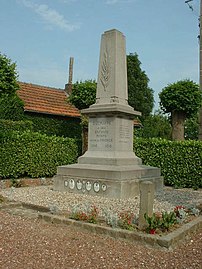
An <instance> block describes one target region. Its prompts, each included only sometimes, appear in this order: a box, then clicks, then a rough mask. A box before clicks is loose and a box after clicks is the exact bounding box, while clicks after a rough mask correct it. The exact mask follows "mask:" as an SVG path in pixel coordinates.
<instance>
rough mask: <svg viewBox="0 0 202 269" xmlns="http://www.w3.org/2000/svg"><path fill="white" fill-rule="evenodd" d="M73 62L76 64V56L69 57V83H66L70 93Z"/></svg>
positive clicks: (67, 90) (66, 89) (66, 88)
mask: <svg viewBox="0 0 202 269" xmlns="http://www.w3.org/2000/svg"><path fill="white" fill-rule="evenodd" d="M73 64H74V58H73V57H70V59H69V80H68V83H67V84H65V91H66V92H67V93H68V94H69V95H70V94H71V92H72V78H73Z"/></svg>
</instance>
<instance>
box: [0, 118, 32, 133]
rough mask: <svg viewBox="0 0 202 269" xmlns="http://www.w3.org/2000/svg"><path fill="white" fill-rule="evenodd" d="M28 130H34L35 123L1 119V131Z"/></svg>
mask: <svg viewBox="0 0 202 269" xmlns="http://www.w3.org/2000/svg"><path fill="white" fill-rule="evenodd" d="M26 130H30V131H31V130H33V123H32V122H31V121H28V120H26V121H22V120H21V121H12V120H4V119H0V132H5V131H26Z"/></svg>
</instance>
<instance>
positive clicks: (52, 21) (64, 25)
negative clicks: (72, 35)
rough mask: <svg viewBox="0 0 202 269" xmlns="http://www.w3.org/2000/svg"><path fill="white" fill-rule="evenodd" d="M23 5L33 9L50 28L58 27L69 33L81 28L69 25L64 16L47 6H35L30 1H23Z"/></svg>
mask: <svg viewBox="0 0 202 269" xmlns="http://www.w3.org/2000/svg"><path fill="white" fill-rule="evenodd" d="M21 3H22V4H24V6H26V7H27V8H31V9H32V10H33V11H34V12H36V13H37V14H38V15H39V16H40V17H41V18H42V19H43V20H44V22H46V23H47V24H48V25H49V26H50V25H52V26H57V27H59V28H60V29H62V30H66V31H68V32H71V31H74V30H76V29H78V28H79V25H76V24H71V23H69V22H68V21H67V20H66V19H65V18H64V16H63V15H61V14H60V13H59V12H57V11H56V10H54V9H51V8H49V7H48V6H47V5H43V4H41V5H39V4H35V3H33V2H31V1H28V0H22V1H21Z"/></svg>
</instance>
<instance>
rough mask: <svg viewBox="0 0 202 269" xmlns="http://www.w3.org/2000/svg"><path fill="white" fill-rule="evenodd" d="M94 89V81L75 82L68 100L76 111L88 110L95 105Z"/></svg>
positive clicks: (95, 84) (95, 85)
mask: <svg viewBox="0 0 202 269" xmlns="http://www.w3.org/2000/svg"><path fill="white" fill-rule="evenodd" d="M96 87H97V83H96V82H95V81H94V80H85V81H84V82H82V81H81V82H78V81H77V82H76V83H75V84H74V85H73V89H72V94H71V95H70V96H69V99H68V100H69V101H70V102H71V103H72V104H73V105H75V106H76V107H77V108H78V109H84V108H88V107H89V106H90V105H92V104H94V103H95V99H96Z"/></svg>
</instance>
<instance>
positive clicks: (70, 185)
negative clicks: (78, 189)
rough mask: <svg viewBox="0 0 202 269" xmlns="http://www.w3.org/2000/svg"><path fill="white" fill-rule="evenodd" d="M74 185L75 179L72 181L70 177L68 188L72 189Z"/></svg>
mask: <svg viewBox="0 0 202 269" xmlns="http://www.w3.org/2000/svg"><path fill="white" fill-rule="evenodd" d="M74 187H75V181H74V179H70V180H69V188H70V189H71V190H73V189H74Z"/></svg>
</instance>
